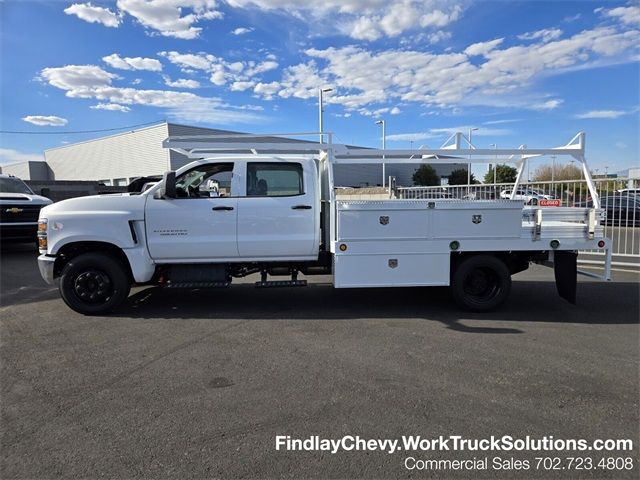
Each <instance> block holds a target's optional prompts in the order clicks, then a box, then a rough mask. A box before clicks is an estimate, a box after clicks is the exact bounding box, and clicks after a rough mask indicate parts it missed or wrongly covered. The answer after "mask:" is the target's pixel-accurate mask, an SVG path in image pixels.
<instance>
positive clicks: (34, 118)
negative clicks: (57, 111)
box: [22, 115, 69, 127]
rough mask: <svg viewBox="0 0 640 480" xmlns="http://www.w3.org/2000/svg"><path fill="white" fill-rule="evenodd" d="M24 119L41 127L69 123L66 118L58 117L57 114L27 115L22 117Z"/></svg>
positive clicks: (60, 125) (62, 125) (59, 125)
mask: <svg viewBox="0 0 640 480" xmlns="http://www.w3.org/2000/svg"><path fill="white" fill-rule="evenodd" d="M22 120H24V121H25V122H28V123H31V124H33V125H38V126H39V127H45V126H46V127H64V126H65V125H66V124H67V123H69V121H68V120H67V119H66V118H62V117H56V116H55V115H27V116H26V117H22Z"/></svg>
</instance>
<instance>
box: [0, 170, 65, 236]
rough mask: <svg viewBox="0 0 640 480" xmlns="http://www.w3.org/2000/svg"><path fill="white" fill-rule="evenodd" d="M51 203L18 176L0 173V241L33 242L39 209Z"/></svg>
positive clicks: (36, 229)
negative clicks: (34, 191)
mask: <svg viewBox="0 0 640 480" xmlns="http://www.w3.org/2000/svg"><path fill="white" fill-rule="evenodd" d="M51 203H53V202H52V201H51V200H49V199H48V198H46V197H41V196H40V195H36V194H35V193H33V190H31V189H30V188H29V186H28V185H27V184H26V183H24V182H23V181H22V180H20V179H19V178H18V177H14V176H12V175H5V174H0V241H2V243H5V242H29V241H31V242H35V241H36V238H37V231H38V217H39V216H40V209H41V208H42V207H44V206H46V205H49V204H51Z"/></svg>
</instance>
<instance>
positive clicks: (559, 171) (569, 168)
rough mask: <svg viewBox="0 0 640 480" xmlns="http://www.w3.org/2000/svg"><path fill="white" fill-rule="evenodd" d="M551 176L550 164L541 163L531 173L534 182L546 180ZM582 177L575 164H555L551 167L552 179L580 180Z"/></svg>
mask: <svg viewBox="0 0 640 480" xmlns="http://www.w3.org/2000/svg"><path fill="white" fill-rule="evenodd" d="M551 177H552V166H551V165H541V166H540V167H538V169H537V170H536V171H535V173H534V174H533V179H534V180H535V181H536V182H548V181H550V180H551ZM581 178H582V170H580V169H579V168H578V167H576V166H575V165H569V164H566V165H556V167H555V169H553V179H554V180H580V179H581Z"/></svg>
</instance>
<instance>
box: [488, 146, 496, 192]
mask: <svg viewBox="0 0 640 480" xmlns="http://www.w3.org/2000/svg"><path fill="white" fill-rule="evenodd" d="M489 146H490V147H493V149H494V150H497V149H498V144H497V143H492V144H490V145H489ZM494 160H495V163H494V164H493V186H494V188H495V186H496V185H497V184H498V181H497V180H498V155H497V154H496V155H495V156H494Z"/></svg>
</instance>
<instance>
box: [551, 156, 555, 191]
mask: <svg viewBox="0 0 640 480" xmlns="http://www.w3.org/2000/svg"><path fill="white" fill-rule="evenodd" d="M555 181H556V156H555V155H551V188H552V189H553V194H554V195H555V193H556V184H555Z"/></svg>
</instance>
